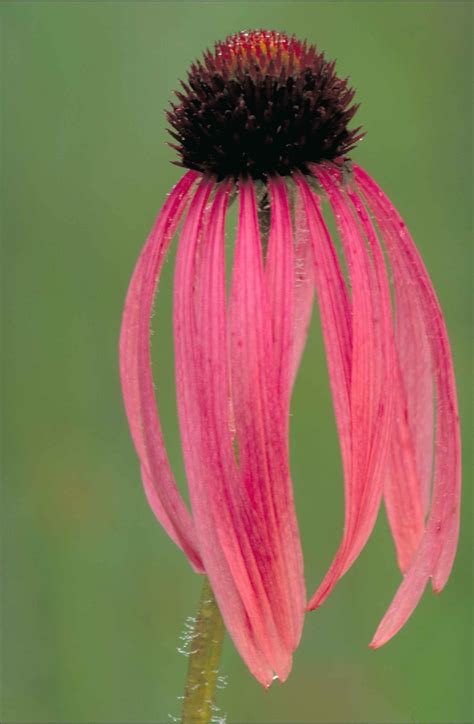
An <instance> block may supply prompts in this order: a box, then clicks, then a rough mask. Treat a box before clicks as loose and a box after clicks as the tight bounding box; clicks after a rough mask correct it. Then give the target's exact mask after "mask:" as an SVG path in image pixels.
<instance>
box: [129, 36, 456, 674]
mask: <svg viewBox="0 0 474 724" xmlns="http://www.w3.org/2000/svg"><path fill="white" fill-rule="evenodd" d="M182 86H183V90H182V92H178V93H177V94H176V95H177V98H178V103H177V105H173V106H172V109H171V111H170V112H169V113H168V118H169V122H170V124H171V126H172V130H171V135H172V136H173V138H174V139H175V141H176V144H175V145H174V147H175V148H176V150H177V151H178V154H179V161H178V163H179V165H181V166H183V167H185V168H186V169H188V170H187V172H186V173H185V175H184V177H183V178H182V179H181V181H179V183H178V184H177V185H176V186H175V188H174V189H173V190H172V191H171V193H170V194H169V196H168V198H167V200H166V202H165V205H164V207H163V209H162V211H161V212H160V215H159V217H158V220H157V222H156V224H155V226H154V228H153V230H152V232H151V234H150V236H149V239H148V241H147V243H146V245H145V247H144V249H143V251H142V253H141V256H140V258H139V261H138V263H137V266H136V268H135V272H134V275H133V278H132V281H131V284H130V288H129V291H128V295H127V300H126V305H125V312H124V318H123V327H122V334H121V341H120V364H121V377H122V385H123V393H124V399H125V406H126V410H127V415H128V420H129V424H130V429H131V433H132V437H133V440H134V443H135V447H136V449H137V452H138V455H139V458H140V462H141V471H142V477H143V482H144V486H145V491H146V494H147V497H148V500H149V503H150V505H151V507H152V509H153V511H154V513H155V515H156V517H157V518H158V520H159V521H160V522H161V524H162V525H163V527H164V528H165V530H166V531H167V532H168V534H169V536H170V537H171V538H172V539H173V540H174V541H175V543H177V545H178V546H180V547H181V549H182V550H183V552H184V553H185V555H186V556H187V557H188V559H189V561H190V563H191V565H192V566H193V568H194V569H195V571H197V572H199V573H205V574H206V576H208V578H209V581H210V586H211V587H212V591H213V592H214V594H215V598H216V600H217V604H218V607H219V609H220V611H221V613H222V617H223V619H224V622H225V626H226V628H227V629H228V631H229V633H230V635H231V636H232V638H233V640H234V643H235V645H236V647H237V649H238V651H239V652H240V654H241V656H242V657H243V659H244V661H245V662H246V664H247V666H248V667H249V669H250V671H251V672H252V673H253V674H254V676H255V677H256V678H257V679H258V680H259V681H260V682H261V683H262V684H263V685H264V686H269V685H270V683H271V681H272V679H273V678H274V676H275V675H276V676H278V678H279V679H281V680H284V679H285V678H286V677H287V676H288V673H289V671H290V669H291V660H292V652H293V651H294V649H295V648H296V647H297V645H298V642H299V640H300V636H301V631H302V626H303V617H304V612H305V610H306V609H308V608H309V609H314V608H316V607H318V606H319V605H321V603H323V601H324V600H325V599H326V598H327V596H328V595H329V593H330V592H331V591H332V589H333V587H334V585H335V584H336V583H337V581H338V580H339V579H340V578H341V576H343V575H344V573H345V572H346V571H347V570H348V569H349V568H350V566H351V565H352V563H353V562H354V561H355V559H356V558H357V556H358V555H359V553H360V552H361V550H362V548H363V547H364V545H365V543H366V541H367V539H368V537H369V535H370V533H371V531H372V529H373V527H374V523H375V520H376V517H377V513H378V511H379V507H380V503H381V500H382V498H383V499H384V502H385V505H386V508H387V512H388V518H389V522H390V526H391V530H392V533H393V537H394V541H395V546H396V551H397V557H398V563H399V566H400V569H401V571H402V573H403V581H402V584H401V586H400V588H399V590H398V592H397V593H396V595H395V598H394V600H393V602H392V604H391V606H390V608H389V609H388V612H387V613H386V615H385V617H384V618H383V620H382V622H381V624H380V626H379V628H378V630H377V632H376V634H375V637H374V639H373V641H372V644H371V646H373V647H374V648H376V647H378V646H380V645H382V644H383V643H385V642H386V641H388V640H389V639H390V638H391V637H392V636H393V635H394V634H395V633H396V632H397V631H398V630H399V629H400V628H401V627H402V626H403V624H404V623H405V622H406V620H407V619H408V617H409V616H410V614H411V613H412V611H413V610H414V608H415V606H416V605H417V603H418V601H419V599H420V597H421V595H422V593H423V590H424V588H425V586H426V584H427V582H428V580H429V579H430V578H431V579H432V584H433V588H434V590H435V591H440V590H441V589H442V588H443V586H444V585H445V583H446V581H447V579H448V576H449V574H450V571H451V567H452V564H453V559H454V555H455V551H456V545H457V538H458V527H459V503H460V441H459V423H458V413H457V403H456V391H455V381H454V374H453V365H452V359H451V352H450V347H449V341H448V337H447V333H446V328H445V323H444V320H443V315H442V312H441V309H440V306H439V303H438V300H437V298H436V294H435V292H434V290H433V287H432V284H431V282H430V279H429V277H428V274H427V272H426V269H425V267H424V265H423V262H422V260H421V258H420V255H419V253H418V251H417V250H416V247H415V245H414V243H413V241H412V239H411V237H410V234H409V232H408V230H407V228H406V226H405V224H404V222H403V220H402V218H401V217H400V215H399V213H398V212H397V211H396V209H395V208H394V206H393V205H392V204H391V202H390V201H389V199H388V198H387V196H386V195H385V194H384V192H383V191H382V190H381V189H380V188H379V187H378V186H377V184H376V183H375V181H373V180H372V179H371V178H370V176H369V175H368V174H367V173H366V172H365V171H364V170H363V169H361V168H360V167H359V166H357V165H355V164H352V163H351V162H350V159H349V156H348V155H349V152H350V151H351V149H352V148H353V147H354V146H355V144H356V143H357V141H358V140H359V139H360V138H361V137H362V135H363V134H361V133H360V129H357V128H356V129H354V130H350V129H349V128H348V125H349V123H350V121H351V119H352V117H353V116H354V113H355V111H356V108H357V106H355V105H353V104H352V101H353V97H354V91H353V90H352V89H350V88H349V87H348V82H347V79H346V80H342V79H340V78H339V77H338V76H337V75H336V74H335V70H334V63H333V62H328V61H327V60H325V58H324V55H323V54H322V53H319V52H317V50H316V48H315V47H314V46H311V45H307V43H306V42H299V41H298V40H296V39H295V38H294V37H289V36H287V35H285V34H283V33H278V32H267V31H253V32H242V33H238V34H237V35H233V36H231V37H229V38H227V39H226V40H225V41H224V42H222V43H218V44H217V45H216V46H215V50H214V52H213V53H211V52H207V53H206V54H205V55H204V59H203V61H202V62H196V63H195V64H194V65H192V66H191V69H190V72H189V77H188V80H187V83H183V84H182ZM235 198H238V205H239V212H238V228H237V235H236V240H235V250H234V259H233V269H232V274H231V279H230V285H229V286H230V291H229V293H228V294H227V292H226V289H227V283H226V268H225V234H226V232H225V226H226V214H227V210H228V207H229V203H230V201H231V200H234V199H235ZM326 201H327V202H328V205H329V208H330V210H331V212H332V215H333V217H334V219H335V223H336V226H337V230H338V235H339V237H340V242H341V243H340V247H341V248H340V249H339V245H338V244H337V245H336V244H335V242H334V240H333V239H332V238H331V234H330V233H329V231H328V227H327V224H326V221H325V219H324V216H323V203H325V202H326ZM183 218H184V222H183V226H182V230H181V234H180V238H179V246H178V252H177V260H176V271H175V284H174V341H175V360H176V389H177V401H178V412H179V421H180V429H181V437H182V444H183V453H184V460H185V467H186V473H187V478H188V485H189V493H190V500H191V512H189V511H188V509H187V508H186V506H185V504H184V502H183V499H182V497H181V496H180V494H179V492H178V489H177V487H176V484H175V481H174V478H173V474H172V471H171V468H170V465H169V462H168V457H167V454H166V450H165V446H164V443H163V436H162V432H161V428H160V422H159V417H158V413H157V408H156V403H155V396H154V386H153V379H152V370H151V360H150V317H151V313H152V306H153V300H154V295H155V291H156V287H157V284H158V280H159V276H160V271H161V268H162V264H163V261H164V259H165V256H166V253H167V251H168V248H169V245H170V243H171V241H172V239H173V237H174V235H175V232H176V230H177V227H178V224H179V223H180V221H181V220H182V219H183ZM267 221H268V222H269V223H268V225H267V224H266V222H267ZM384 250H385V253H384ZM341 254H342V256H343V259H344V262H345V265H346V269H347V277H348V278H347V279H346V275H345V274H346V272H345V270H344V269H343V267H342V266H341ZM387 264H389V266H390V271H391V277H392V279H393V298H392V290H391V286H390V282H389V274H388V270H387ZM314 292H316V298H317V303H318V306H319V313H320V318H321V325H322V333H323V337H324V342H325V347H326V354H327V361H328V368H329V377H330V384H331V390H332V395H333V400H334V410H335V416H336V422H337V429H338V434H339V439H340V447H341V454H342V461H343V470H344V488H345V523H344V531H343V534H342V540H341V543H340V546H339V549H338V551H337V552H336V554H335V557H334V560H333V563H332V565H331V567H330V569H329V571H328V573H327V574H326V576H325V577H324V579H323V581H322V583H321V584H320V585H319V587H318V589H317V591H316V593H314V595H313V596H312V597H311V599H310V601H309V604H307V602H306V593H305V583H304V575H303V558H302V552H301V545H300V537H299V533H298V524H297V520H296V515H295V510H294V505H293V493H292V483H291V477H290V469H289V451H288V424H289V406H290V399H291V391H292V386H293V382H294V380H295V376H296V373H297V370H298V366H299V362H300V358H301V354H302V352H303V348H304V345H305V341H306V335H307V330H308V326H309V320H310V315H311V308H312V305H313V297H314ZM158 339H159V338H158ZM435 421H436V422H435ZM315 476H316V477H317V474H316V473H315ZM314 482H317V480H316V481H311V484H314ZM207 595H208V596H209V595H210V594H207Z"/></svg>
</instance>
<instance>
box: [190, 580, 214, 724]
mask: <svg viewBox="0 0 474 724" xmlns="http://www.w3.org/2000/svg"><path fill="white" fill-rule="evenodd" d="M224 633H225V627H224V622H223V620H222V616H221V613H220V611H219V607H218V605H217V603H216V599H215V598H214V594H213V592H212V588H211V586H210V583H209V580H208V578H207V576H206V577H205V578H204V585H203V588H202V593H201V599H200V601H199V607H198V612H197V616H196V625H195V628H194V633H193V639H192V643H191V653H190V655H189V664H188V676H187V679H186V687H185V690H184V703H183V711H182V716H181V722H182V724H208V722H210V721H211V716H212V712H213V706H214V690H215V688H216V682H217V675H218V672H219V661H220V657H221V651H222V643H223V641H224Z"/></svg>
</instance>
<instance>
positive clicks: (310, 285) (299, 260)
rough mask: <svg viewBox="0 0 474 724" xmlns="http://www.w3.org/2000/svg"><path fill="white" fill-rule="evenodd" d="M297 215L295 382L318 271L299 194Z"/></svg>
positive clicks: (293, 376) (293, 369) (295, 214)
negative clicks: (314, 262)
mask: <svg viewBox="0 0 474 724" xmlns="http://www.w3.org/2000/svg"><path fill="white" fill-rule="evenodd" d="M294 216H295V244H294V246H295V252H294V266H295V291H294V333H293V336H294V339H293V352H292V360H291V384H292V385H293V384H294V381H295V378H296V375H297V372H298V368H299V366H300V362H301V357H302V355H303V350H304V348H305V345H306V339H307V337H308V331H309V326H310V323H311V313H312V310H313V304H314V271H313V248H312V244H311V234H310V231H309V227H308V219H307V216H306V211H305V207H304V202H303V200H302V198H301V195H300V194H297V196H296V199H295V205H294Z"/></svg>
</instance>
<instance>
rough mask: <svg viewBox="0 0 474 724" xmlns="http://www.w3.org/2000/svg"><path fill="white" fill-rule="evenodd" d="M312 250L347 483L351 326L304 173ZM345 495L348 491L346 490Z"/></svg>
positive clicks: (334, 259)
mask: <svg viewBox="0 0 474 724" xmlns="http://www.w3.org/2000/svg"><path fill="white" fill-rule="evenodd" d="M295 181H296V183H297V186H298V191H299V198H300V199H301V202H302V203H303V205H304V210H305V214H306V218H307V222H308V230H309V234H310V237H311V244H312V249H313V259H312V263H313V273H314V279H315V283H316V292H317V298H318V305H319V314H320V318H321V326H322V331H323V338H324V343H325V347H326V356H327V362H328V369H329V379H330V384H331V391H332V397H333V402H334V410H335V415H336V424H337V429H338V434H339V443H340V446H341V454H342V461H343V468H344V480H345V484H346V485H348V484H349V483H350V469H351V445H350V429H351V423H350V388H351V365H352V325H351V305H350V300H349V294H348V291H347V288H346V284H345V281H344V275H343V273H342V269H341V266H340V263H339V259H338V256H337V253H336V250H335V248H334V245H333V243H332V241H331V237H330V234H329V231H328V229H327V227H326V224H325V222H324V219H323V217H322V214H321V210H320V207H319V198H318V197H316V196H315V195H314V194H313V192H312V190H311V188H310V186H309V184H308V182H307V181H306V179H305V178H304V176H295ZM346 496H347V497H348V496H349V491H348V490H346Z"/></svg>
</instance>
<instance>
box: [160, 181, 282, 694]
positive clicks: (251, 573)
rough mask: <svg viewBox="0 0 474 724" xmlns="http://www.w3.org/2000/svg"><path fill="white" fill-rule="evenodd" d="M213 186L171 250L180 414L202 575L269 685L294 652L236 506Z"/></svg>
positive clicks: (221, 215) (217, 203) (220, 220)
mask: <svg viewBox="0 0 474 724" xmlns="http://www.w3.org/2000/svg"><path fill="white" fill-rule="evenodd" d="M212 188H213V183H212V182H211V181H209V180H204V181H203V182H202V184H201V186H200V187H199V189H198V191H197V193H196V196H195V198H194V199H193V202H192V204H191V206H190V209H189V212H188V215H187V218H186V222H185V224H184V227H183V231H182V234H181V238H180V242H179V247H178V256H177V261H176V273H175V299H174V328H175V353H176V381H177V394H178V411H179V418H180V426H181V434H182V439H183V452H184V458H185V465H186V471H187V476H188V480H189V489H190V496H191V504H192V508H193V514H194V519H195V524H196V529H197V533H198V538H199V541H200V545H201V551H202V556H203V560H204V563H205V567H206V572H207V573H208V575H209V577H210V580H211V585H212V587H213V590H214V592H215V595H216V598H217V601H218V603H219V607H220V610H221V612H222V615H223V617H224V620H225V623H226V626H227V628H228V630H229V632H230V634H231V636H232V637H233V639H234V642H235V644H236V647H237V648H238V650H239V651H240V653H241V655H242V657H243V659H244V660H245V661H246V663H247V665H248V667H249V669H250V670H251V671H252V673H253V674H254V675H255V676H256V678H257V679H258V680H259V681H261V683H262V684H264V685H265V686H268V685H269V684H270V683H271V680H272V677H273V672H274V671H276V672H277V673H278V675H279V676H280V677H282V678H285V676H286V675H287V673H288V670H289V666H290V659H291V657H290V655H289V651H288V649H287V647H285V646H283V644H282V642H281V640H280V637H279V635H278V633H277V632H276V630H275V624H274V621H273V615H272V610H271V608H270V605H269V603H268V598H267V594H266V591H265V588H264V584H263V582H262V577H261V575H260V568H259V565H258V561H256V560H255V555H254V551H253V549H252V545H251V541H250V542H249V539H248V530H247V527H246V518H245V515H246V510H245V508H244V507H242V506H240V505H239V503H240V499H239V497H238V494H239V488H240V485H239V476H238V470H237V466H236V462H235V458H234V452H233V448H232V434H231V430H230V425H229V402H228V400H229V379H228V367H229V364H228V344H227V320H226V298H225V251H224V249H225V245H224V242H225V239H224V229H225V210H226V204H227V195H228V190H229V189H228V188H227V187H226V186H225V185H222V184H221V185H219V187H218V188H217V191H216V195H215V199H214V202H213V204H212V206H211V208H210V211H209V213H208V224H207V226H206V227H205V228H204V226H203V225H204V222H205V215H206V204H207V202H208V199H209V195H210V193H211V191H212ZM200 241H201V243H199V242H200ZM196 291H197V293H196Z"/></svg>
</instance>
